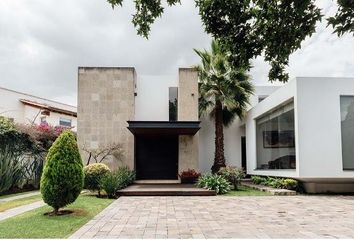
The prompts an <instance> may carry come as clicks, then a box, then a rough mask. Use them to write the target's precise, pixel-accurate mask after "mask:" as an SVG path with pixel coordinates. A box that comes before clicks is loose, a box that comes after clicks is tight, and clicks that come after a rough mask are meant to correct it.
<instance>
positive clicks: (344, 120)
mask: <svg viewBox="0 0 354 240" xmlns="http://www.w3.org/2000/svg"><path fill="white" fill-rule="evenodd" d="M340 112H341V125H342V160H343V169H345V170H354V96H341V97H340Z"/></svg>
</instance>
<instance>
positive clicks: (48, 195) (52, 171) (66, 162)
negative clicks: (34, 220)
mask: <svg viewBox="0 0 354 240" xmlns="http://www.w3.org/2000/svg"><path fill="white" fill-rule="evenodd" d="M83 185H84V172H83V166H82V161H81V157H80V153H79V149H78V146H77V143H76V139H75V136H74V134H73V133H72V132H71V131H64V132H63V133H62V134H61V135H60V136H59V137H58V138H57V139H56V140H55V142H54V143H53V145H52V146H51V148H50V149H49V152H48V155H47V159H46V162H45V165H44V169H43V174H42V178H41V193H42V197H43V200H44V202H45V203H47V204H48V205H49V206H51V207H53V208H54V211H53V213H54V215H57V214H58V213H59V209H60V208H62V207H65V206H66V205H68V204H70V203H73V202H74V201H75V200H76V199H77V197H78V196H79V194H80V192H81V190H82V188H83Z"/></svg>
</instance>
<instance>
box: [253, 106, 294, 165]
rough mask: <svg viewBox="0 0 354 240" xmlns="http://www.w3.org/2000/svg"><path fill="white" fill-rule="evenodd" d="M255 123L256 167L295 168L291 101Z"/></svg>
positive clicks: (292, 107)
mask: <svg viewBox="0 0 354 240" xmlns="http://www.w3.org/2000/svg"><path fill="white" fill-rule="evenodd" d="M256 124H257V131H256V134H257V136H256V139H257V143H256V145H257V169H295V168H296V154H295V124H294V105H293V103H290V104H287V105H285V106H283V107H280V108H277V109H276V110H274V111H272V112H270V113H268V114H267V115H266V116H263V117H261V118H259V119H257V120H256Z"/></svg>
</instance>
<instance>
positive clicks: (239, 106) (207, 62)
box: [195, 40, 254, 173]
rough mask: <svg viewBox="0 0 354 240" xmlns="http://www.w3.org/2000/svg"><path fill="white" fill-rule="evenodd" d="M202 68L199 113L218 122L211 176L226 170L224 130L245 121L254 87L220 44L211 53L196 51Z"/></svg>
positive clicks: (217, 43) (214, 44)
mask: <svg viewBox="0 0 354 240" xmlns="http://www.w3.org/2000/svg"><path fill="white" fill-rule="evenodd" d="M195 52H196V53H197V54H198V55H199V56H200V58H201V60H202V64H201V65H199V66H197V70H198V75H199V111H200V115H202V114H204V113H208V114H209V115H210V116H211V117H212V118H213V119H214V121H215V155H214V164H213V166H212V172H213V173H216V172H218V170H219V169H220V168H221V167H225V155H224V132H223V127H224V126H228V125H230V124H231V123H232V122H233V120H234V119H235V118H236V117H239V118H242V117H243V116H244V113H245V111H246V108H247V105H248V103H249V97H250V96H251V95H252V94H253V91H254V87H253V85H252V83H251V81H250V77H249V75H248V74H247V73H246V68H244V67H239V68H236V67H235V66H233V67H231V63H230V62H229V61H228V53H227V52H225V50H224V49H222V46H221V45H220V44H219V42H218V41H216V40H214V41H212V44H211V52H208V51H207V50H203V51H200V50H195Z"/></svg>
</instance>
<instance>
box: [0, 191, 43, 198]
mask: <svg viewBox="0 0 354 240" xmlns="http://www.w3.org/2000/svg"><path fill="white" fill-rule="evenodd" d="M33 192H35V191H28V192H21V193H13V194H7V195H1V196H0V199H4V198H9V197H15V196H20V195H24V194H27V193H33ZM38 194H39V192H38Z"/></svg>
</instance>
